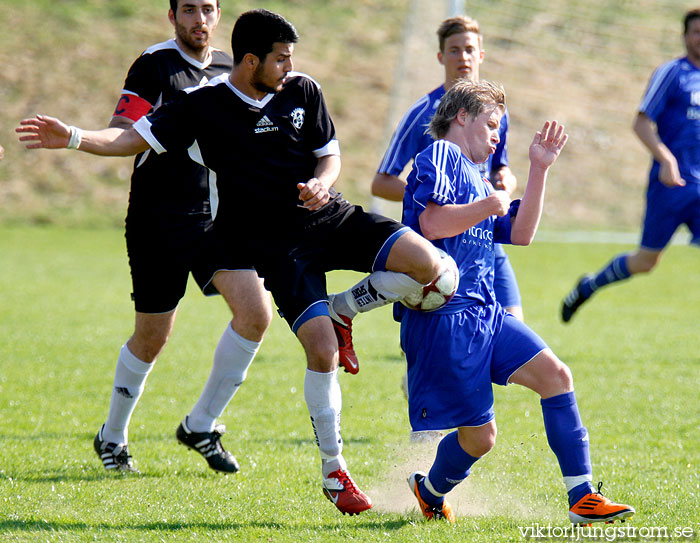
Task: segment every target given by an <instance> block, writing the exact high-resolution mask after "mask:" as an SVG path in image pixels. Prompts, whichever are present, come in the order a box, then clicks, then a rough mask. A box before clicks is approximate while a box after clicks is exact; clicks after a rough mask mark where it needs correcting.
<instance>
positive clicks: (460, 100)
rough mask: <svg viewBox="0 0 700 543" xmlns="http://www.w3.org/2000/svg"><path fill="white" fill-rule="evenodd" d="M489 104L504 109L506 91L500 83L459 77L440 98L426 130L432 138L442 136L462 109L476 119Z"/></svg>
mask: <svg viewBox="0 0 700 543" xmlns="http://www.w3.org/2000/svg"><path fill="white" fill-rule="evenodd" d="M489 104H493V105H496V106H498V107H500V108H502V109H505V107H506V91H505V90H503V87H502V86H501V85H498V84H496V83H491V82H490V81H484V80H481V81H469V80H468V79H460V80H459V81H458V82H457V83H455V84H454V85H453V87H452V88H451V89H450V90H448V91H447V93H446V94H445V96H443V97H442V100H440V104H439V105H438V108H437V111H436V112H435V115H433V118H432V119H431V120H430V124H429V125H428V131H429V132H430V135H431V136H432V137H433V139H436V140H439V139H440V138H444V137H445V135H446V134H447V131H448V130H449V129H450V124H451V123H452V121H453V120H455V119H456V118H457V114H458V113H459V112H460V111H461V110H462V109H463V110H465V111H466V112H467V115H469V116H471V117H472V118H474V119H476V118H477V117H478V116H479V115H480V114H481V112H482V111H483V109H484V107H485V106H487V105H489Z"/></svg>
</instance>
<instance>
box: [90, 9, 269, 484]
mask: <svg viewBox="0 0 700 543" xmlns="http://www.w3.org/2000/svg"><path fill="white" fill-rule="evenodd" d="M170 6H171V9H170V10H169V12H168V17H169V19H170V22H171V23H172V24H173V26H174V27H175V38H174V39H171V40H168V41H166V42H163V43H159V44H156V45H153V46H151V47H149V48H148V49H147V50H146V51H145V52H144V53H143V54H142V55H141V56H139V57H138V58H137V59H136V60H135V61H134V63H133V65H132V66H131V68H130V69H129V73H128V75H127V77H126V81H125V83H124V90H123V91H122V94H121V97H120V99H119V102H118V104H117V107H116V110H115V112H114V116H113V117H112V120H111V122H110V126H111V127H116V128H121V129H128V128H129V127H130V126H131V125H132V124H133V123H134V122H135V121H137V120H138V119H139V118H141V117H142V116H144V115H146V114H148V113H149V112H152V111H154V110H157V109H158V108H159V107H160V106H161V105H162V104H163V103H165V102H168V101H169V100H172V99H173V98H174V97H175V95H176V93H177V92H178V91H180V90H182V89H186V88H191V87H197V86H199V85H201V84H203V83H206V82H207V81H209V80H210V79H213V78H215V77H217V76H219V75H220V74H228V73H229V72H230V71H231V67H232V60H231V57H230V56H229V55H228V54H226V53H225V52H223V51H220V50H217V49H214V48H213V47H211V46H210V45H209V42H210V37H211V34H212V33H213V32H214V30H215V28H216V25H217V23H218V22H219V17H220V9H219V6H218V2H216V1H215V0H171V1H170ZM126 245H127V252H128V256H129V265H130V268H131V276H132V282H133V293H132V298H133V300H134V306H135V311H136V318H135V327H134V332H133V335H132V336H131V337H130V338H129V340H128V341H127V342H126V344H125V345H124V346H122V348H121V351H120V353H119V357H118V360H117V368H116V373H115V378H114V386H113V391H112V399H111V402H110V408H109V413H108V416H107V420H106V422H105V424H104V425H103V426H102V427H101V429H100V431H99V432H98V434H97V436H96V437H95V441H94V446H95V450H96V452H97V454H98V456H99V457H100V458H101V460H102V462H103V464H104V466H105V468H107V469H115V470H120V471H135V468H134V466H133V462H132V459H131V456H130V455H129V452H128V447H127V443H128V424H129V420H130V418H131V414H132V412H133V410H134V408H135V407H136V403H137V402H138V400H139V398H140V396H141V394H142V392H143V389H144V386H145V382H146V378H147V376H148V374H149V372H150V371H151V370H152V368H153V365H154V363H155V361H156V358H157V357H158V355H159V354H160V352H161V351H162V349H163V348H164V347H165V344H166V343H167V341H168V338H169V336H170V333H171V331H172V329H173V325H174V323H175V316H176V311H177V305H178V302H179V300H180V299H181V298H182V296H183V295H184V293H185V288H186V285H187V280H188V276H189V274H190V273H192V275H193V277H194V278H195V280H196V281H197V283H198V284H199V286H200V288H201V289H202V291H203V292H204V293H205V294H207V295H211V294H216V293H217V292H219V293H221V294H222V295H223V297H224V298H225V299H226V301H227V303H228V304H229V306H230V308H231V310H232V311H233V315H234V318H233V320H232V321H231V323H230V325H227V326H226V329H225V331H224V333H223V335H222V336H221V339H220V341H219V345H218V346H217V349H216V352H215V354H214V362H213V366H212V370H211V374H210V376H209V380H208V381H207V383H206V385H205V387H204V390H203V392H202V394H201V396H200V398H199V400H198V402H197V403H196V405H195V406H194V408H193V409H192V411H191V412H190V413H189V415H188V416H186V417H185V418H184V420H183V421H182V422H181V424H180V426H179V427H178V428H177V432H176V435H177V439H178V440H179V441H180V442H181V443H183V444H185V445H188V446H189V447H191V448H193V449H195V450H197V451H198V452H200V453H201V454H202V455H204V457H205V459H206V460H207V462H208V464H209V466H210V467H211V468H213V469H215V470H217V471H223V472H235V471H237V470H238V464H237V462H236V459H235V458H234V456H233V455H232V454H231V453H230V452H228V451H226V450H224V448H223V447H222V446H221V442H220V436H221V434H222V433H223V427H222V426H221V425H216V419H217V417H219V416H220V415H221V414H222V412H223V410H224V408H225V407H226V405H227V404H228V402H229V401H230V400H231V398H232V397H233V395H234V394H235V393H236V391H237V389H238V387H239V386H240V384H241V382H242V381H243V380H244V379H245V375H246V371H247V369H248V367H249V365H250V363H251V362H252V360H253V357H254V356H255V353H256V352H257V350H258V348H259V346H260V342H261V341H262V338H263V334H264V332H265V330H266V329H267V326H268V325H269V322H270V319H271V304H270V302H269V295H268V294H267V293H266V292H265V291H264V288H263V287H262V285H261V282H260V280H259V279H258V277H257V274H256V273H255V271H254V270H252V264H251V261H250V260H248V259H245V258H241V257H240V256H239V255H237V254H235V253H232V252H229V251H225V250H223V249H222V247H221V241H220V240H219V239H218V238H217V236H216V232H215V230H214V228H213V224H212V218H211V210H210V203H209V183H208V175H207V171H206V169H205V168H203V167H202V166H200V165H199V164H196V163H195V162H193V161H192V160H191V159H190V158H189V156H188V155H187V152H186V151H185V150H181V151H179V152H174V153H167V154H166V155H157V154H156V153H154V152H152V151H146V152H144V153H141V154H139V155H138V156H137V157H136V160H135V164H134V171H133V174H132V177H131V191H130V195H129V208H128V212H127V217H126ZM227 270H229V271H227ZM230 270H237V271H230Z"/></svg>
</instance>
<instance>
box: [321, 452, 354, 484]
mask: <svg viewBox="0 0 700 543" xmlns="http://www.w3.org/2000/svg"><path fill="white" fill-rule="evenodd" d="M339 469H342V470H343V471H347V470H348V465H347V464H346V463H345V458H343V455H342V454H339V455H338V456H334V457H332V458H323V455H321V473H322V474H323V478H324V479H328V476H329V475H330V474H331V473H333V472H334V471H337V470H339Z"/></svg>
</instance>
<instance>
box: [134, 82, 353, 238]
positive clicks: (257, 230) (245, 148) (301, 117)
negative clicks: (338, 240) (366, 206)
mask: <svg viewBox="0 0 700 543" xmlns="http://www.w3.org/2000/svg"><path fill="white" fill-rule="evenodd" d="M134 128H135V129H136V130H137V131H138V132H139V134H140V135H141V136H142V137H143V138H144V139H146V141H148V143H149V145H150V146H151V148H152V149H153V150H154V151H156V152H157V153H165V151H167V153H165V155H164V156H167V154H170V153H171V152H177V153H181V152H184V151H185V150H187V152H188V153H189V155H190V157H192V158H193V159H195V160H197V161H198V162H199V163H201V164H203V165H204V166H206V167H207V168H208V169H209V170H211V173H210V188H211V191H212V194H211V201H212V215H213V216H214V218H215V221H216V223H217V225H219V226H222V227H224V228H225V229H226V230H228V231H230V232H232V233H233V234H234V235H236V236H240V235H244V236H245V237H246V238H248V239H253V240H258V241H261V242H268V241H269V240H271V239H274V238H279V237H287V238H293V237H294V236H295V235H296V233H298V232H300V230H301V229H304V228H305V227H306V226H307V225H309V224H313V223H315V222H318V221H320V220H323V217H324V215H325V214H328V213H330V212H331V211H330V209H331V206H332V204H333V203H334V202H338V201H341V202H344V200H342V198H341V197H340V195H339V194H338V193H337V192H336V191H335V190H334V189H331V202H329V204H326V205H325V206H324V207H323V208H321V209H320V210H318V211H315V212H310V211H308V210H307V209H304V208H303V207H302V205H301V204H302V202H301V201H300V200H299V190H298V189H297V183H300V182H302V183H303V182H306V181H308V180H309V179H311V178H313V177H314V170H315V168H316V166H317V163H318V159H319V158H321V157H324V156H328V155H339V154H340V149H339V145H338V142H337V140H336V138H335V128H334V126H333V121H332V119H331V117H330V114H329V112H328V109H327V107H326V103H325V100H324V98H323V94H322V92H321V89H320V86H319V85H318V83H316V82H315V81H314V80H313V79H311V78H310V77H308V76H306V75H304V74H299V73H291V74H289V76H288V78H287V80H286V82H285V84H284V86H283V88H282V90H280V91H279V92H277V93H271V94H267V95H266V96H265V97H264V98H262V99H261V100H254V99H252V98H250V97H248V96H247V95H245V94H243V93H242V92H240V91H239V90H238V89H236V88H235V87H234V86H233V84H232V83H231V81H230V79H229V78H225V77H220V78H218V79H216V80H215V81H211V82H210V83H209V84H207V85H205V86H203V87H201V88H198V89H195V90H190V91H187V92H183V93H180V96H179V98H178V99H177V100H175V101H173V102H171V103H169V104H166V105H164V106H163V107H161V108H159V109H158V110H157V111H156V112H155V113H153V114H152V115H149V116H148V117H143V118H142V119H140V120H139V121H138V122H137V123H136V124H135V125H134ZM347 205H348V206H349V204H347ZM341 207H344V206H341ZM332 209H335V210H337V209H338V206H337V205H335V206H332Z"/></svg>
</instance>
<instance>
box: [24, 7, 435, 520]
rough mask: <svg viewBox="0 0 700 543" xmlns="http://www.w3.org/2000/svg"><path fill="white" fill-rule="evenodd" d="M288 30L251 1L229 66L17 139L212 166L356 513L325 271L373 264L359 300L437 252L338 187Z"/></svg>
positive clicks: (331, 151)
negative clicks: (158, 97)
mask: <svg viewBox="0 0 700 543" xmlns="http://www.w3.org/2000/svg"><path fill="white" fill-rule="evenodd" d="M296 41H297V34H296V30H295V29H294V27H293V26H292V25H291V24H290V23H289V22H287V21H286V20H285V19H284V18H282V17H281V16H279V15H277V14H275V13H272V12H269V11H266V10H253V11H249V12H246V13H244V14H243V15H241V16H240V17H239V19H238V21H237V22H236V25H235V26H234V29H233V34H232V38H231V42H232V49H233V57H234V67H233V71H232V72H231V76H230V77H229V78H223V77H222V78H219V79H216V80H213V81H210V82H209V84H207V85H205V86H203V87H201V88H199V89H194V90H188V91H187V92H184V93H180V96H179V97H178V99H177V100H175V101H173V102H170V103H169V104H167V105H165V106H163V107H161V108H159V109H158V110H157V111H156V112H154V113H153V114H152V115H149V116H148V117H142V118H141V119H139V121H137V122H136V123H135V124H134V126H133V127H132V128H131V129H129V130H127V131H122V130H117V129H113V128H112V129H105V130H101V131H90V132H88V131H82V130H80V129H78V128H76V127H69V126H66V125H65V124H63V123H62V122H60V121H59V120H57V119H54V118H51V117H46V116H37V117H36V118H35V119H25V120H24V121H22V122H21V125H22V126H21V127H20V128H18V129H17V131H18V132H20V133H24V134H28V135H24V136H22V137H20V140H21V141H28V142H30V143H29V144H28V145H27V147H28V148H30V149H35V148H42V147H44V148H65V147H67V146H69V147H74V148H79V149H80V150H83V151H86V152H90V153H93V154H99V155H129V154H134V153H137V152H143V151H145V150H147V149H149V148H150V149H152V150H153V151H155V152H157V153H163V152H165V151H168V152H173V151H175V152H178V151H184V150H185V149H187V150H188V152H189V155H190V156H191V157H193V158H195V159H196V160H197V161H198V162H200V163H201V164H203V165H205V166H206V167H207V168H209V169H210V170H211V178H210V182H212V186H214V187H215V188H216V191H217V194H218V206H215V207H213V209H212V214H213V215H214V217H215V223H216V226H217V229H219V230H220V231H221V232H222V233H223V235H224V236H226V238H227V240H228V243H229V250H230V251H235V252H236V253H237V254H245V255H247V256H249V257H250V258H251V260H252V261H253V263H254V265H255V268H256V270H257V271H258V273H259V274H260V275H261V276H263V277H264V278H265V286H266V287H267V288H268V289H269V290H270V291H272V294H273V297H274V298H275V302H276V303H277V305H278V307H279V308H280V313H281V314H282V316H283V317H284V318H285V319H286V320H287V321H288V323H289V325H290V327H291V328H292V330H293V331H294V332H295V333H296V335H297V337H298V339H299V341H300V342H301V343H302V345H303V347H304V350H305V352H306V357H307V371H306V376H305V381H304V396H305V399H306V403H307V406H308V409H309V413H310V415H311V420H312V424H313V428H314V432H315V435H316V441H317V444H318V446H319V449H320V452H321V459H322V475H323V490H324V493H325V494H326V496H327V497H328V498H329V499H330V500H331V501H333V503H334V504H335V506H336V507H337V508H338V509H339V510H340V511H341V512H343V513H350V514H355V513H359V512H361V511H364V510H366V509H369V508H370V507H371V500H370V499H369V498H368V497H367V496H366V495H365V494H364V493H363V492H362V491H360V490H359V489H358V488H357V486H356V485H355V483H354V482H353V480H352V478H351V477H350V475H349V473H348V470H347V465H346V463H345V459H344V458H343V456H342V454H341V452H342V438H341V435H340V408H341V403H342V402H341V392H340V386H339V384H338V380H337V370H338V342H337V340H336V335H335V330H334V325H333V320H332V319H333V318H334V317H335V318H336V319H337V315H335V311H334V308H332V307H330V306H331V304H330V303H329V301H328V294H327V292H326V283H325V273H326V272H327V271H331V270H336V269H352V270H357V271H364V272H373V273H371V275H370V276H369V277H367V278H365V279H363V281H361V282H360V283H359V284H358V285H356V286H355V288H353V289H352V292H353V295H354V296H355V300H354V301H355V302H356V304H357V305H359V306H360V307H361V310H362V311H366V310H369V309H372V308H374V307H378V306H380V305H385V304H387V303H390V302H393V301H395V300H397V299H399V298H401V297H403V296H405V295H407V294H411V293H413V292H415V290H416V289H418V288H421V287H422V285H423V284H426V283H429V282H430V281H432V280H433V279H434V278H435V277H436V276H437V275H438V273H439V271H440V262H439V261H440V258H439V255H438V253H437V251H436V250H435V249H434V247H433V246H432V245H431V244H430V243H429V242H428V241H427V240H425V239H424V238H423V237H421V236H419V235H418V234H416V233H415V232H413V231H412V230H410V229H408V228H406V227H404V226H403V225H401V224H400V223H397V222H396V221H393V220H391V219H387V218H385V217H381V216H379V215H375V214H371V213H366V212H364V211H363V210H362V208H360V207H358V206H353V205H351V204H349V203H348V202H347V201H346V200H344V199H343V198H342V197H341V196H340V195H339V194H338V193H337V192H336V191H335V190H334V189H333V188H332V186H333V184H334V183H335V181H336V179H337V177H338V174H339V172H340V157H339V154H340V152H339V146H338V142H337V140H336V139H335V129H334V126H333V122H332V120H331V118H330V115H329V113H328V110H327V108H326V104H325V101H324V99H323V95H322V93H321V90H320V87H319V85H318V83H316V82H315V81H314V80H312V79H311V78H309V77H308V76H305V75H303V74H299V73H296V72H293V71H292V69H293V65H292V58H291V57H292V53H293V50H294V43H296ZM212 111H214V112H215V114H209V115H207V116H206V118H204V119H203V118H202V112H212ZM166 155H167V153H166ZM214 179H215V181H214Z"/></svg>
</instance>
